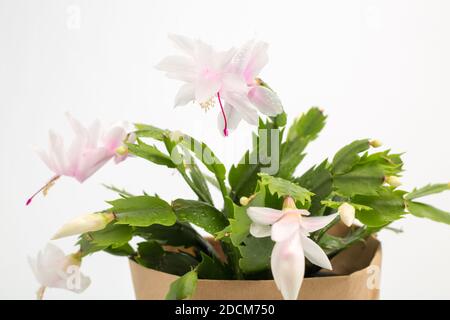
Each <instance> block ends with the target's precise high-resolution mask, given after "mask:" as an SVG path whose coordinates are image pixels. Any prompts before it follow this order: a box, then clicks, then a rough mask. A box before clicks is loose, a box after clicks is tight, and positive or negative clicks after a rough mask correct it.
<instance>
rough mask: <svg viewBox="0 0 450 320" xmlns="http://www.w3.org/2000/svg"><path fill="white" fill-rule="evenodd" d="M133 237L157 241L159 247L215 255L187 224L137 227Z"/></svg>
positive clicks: (209, 246) (208, 245) (206, 242)
mask: <svg viewBox="0 0 450 320" xmlns="http://www.w3.org/2000/svg"><path fill="white" fill-rule="evenodd" d="M134 235H135V236H139V237H141V238H143V239H145V240H149V241H157V242H158V243H159V244H161V245H169V246H172V247H184V248H196V250H197V251H203V252H206V253H207V254H208V255H211V256H212V255H215V254H216V253H215V252H214V249H213V248H212V247H211V245H210V244H209V242H208V241H206V240H205V239H204V238H203V237H202V236H201V235H200V234H198V232H197V231H195V230H194V229H193V228H192V227H191V226H190V225H189V224H188V223H181V222H177V223H175V224H174V225H171V226H163V225H159V224H153V225H151V226H148V227H137V228H135V231H134Z"/></svg>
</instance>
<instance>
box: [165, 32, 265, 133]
mask: <svg viewBox="0 0 450 320" xmlns="http://www.w3.org/2000/svg"><path fill="white" fill-rule="evenodd" d="M169 38H170V39H171V40H172V41H173V42H174V44H175V46H176V47H177V48H178V49H179V50H180V51H181V52H182V53H183V55H174V56H168V57H166V58H165V59H163V60H162V61H161V62H160V63H159V64H158V65H157V66H156V68H157V69H159V70H162V71H164V72H166V75H167V77H169V78H172V79H177V80H180V81H183V82H184V85H183V86H182V87H181V88H180V90H179V91H178V93H177V95H176V97H175V106H180V105H186V104H188V103H189V102H192V101H196V102H198V103H199V104H200V106H201V107H202V108H203V109H205V110H208V109H210V108H211V107H213V106H214V105H215V102H216V100H217V101H218V102H219V105H220V108H221V115H220V116H221V119H222V123H223V124H222V125H221V127H222V128H223V133H224V135H228V129H229V128H230V129H232V128H235V127H236V126H237V123H236V120H237V119H238V118H239V120H240V119H241V118H242V119H244V120H245V121H247V122H248V123H250V124H252V125H257V124H258V113H257V111H256V110H255V109H254V107H253V105H252V103H251V102H250V100H249V98H248V86H247V83H246V82H245V80H244V78H243V77H242V75H240V74H238V73H236V72H232V70H231V68H230V62H231V60H232V59H233V57H234V56H235V54H236V50H235V49H230V50H228V51H223V52H218V51H216V50H214V49H213V48H212V47H211V46H210V45H208V44H206V43H204V42H202V41H200V40H192V39H189V38H186V37H183V36H179V35H170V36H169ZM222 99H223V100H224V101H225V102H226V108H227V110H225V107H224V105H223V104H222ZM231 110H232V111H233V112H234V113H237V114H238V115H239V117H235V116H231V115H229V114H228V113H230V112H231Z"/></svg>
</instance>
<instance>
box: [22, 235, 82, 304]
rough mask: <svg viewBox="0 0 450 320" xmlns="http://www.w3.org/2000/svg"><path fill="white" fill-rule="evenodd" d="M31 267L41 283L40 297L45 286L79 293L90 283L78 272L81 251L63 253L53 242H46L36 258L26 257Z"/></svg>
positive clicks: (38, 294)
mask: <svg viewBox="0 0 450 320" xmlns="http://www.w3.org/2000/svg"><path fill="white" fill-rule="evenodd" d="M28 262H29V263H30V266H31V269H32V271H33V273H34V275H35V277H36V279H37V281H38V282H39V283H40V284H41V287H40V288H39V290H38V292H37V297H38V299H42V298H43V295H44V291H45V289H46V288H60V289H66V290H69V291H72V292H76V293H81V292H83V291H84V290H85V289H86V288H87V287H88V286H89V285H90V283H91V280H90V279H89V277H86V276H85V275H83V274H82V273H81V272H80V270H79V269H80V265H81V253H80V252H77V253H74V254H69V255H65V254H64V252H63V251H62V250H61V249H59V248H58V247H57V246H55V245H53V244H50V243H49V244H47V246H46V247H45V249H44V250H43V251H40V252H39V253H38V255H37V257H36V258H31V257H29V258H28Z"/></svg>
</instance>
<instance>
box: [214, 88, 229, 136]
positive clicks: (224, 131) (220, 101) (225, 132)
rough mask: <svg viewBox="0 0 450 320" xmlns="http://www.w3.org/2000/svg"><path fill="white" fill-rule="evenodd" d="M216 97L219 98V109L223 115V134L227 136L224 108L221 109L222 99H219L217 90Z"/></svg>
mask: <svg viewBox="0 0 450 320" xmlns="http://www.w3.org/2000/svg"><path fill="white" fill-rule="evenodd" d="M217 99H218V100H219V104H220V110H221V111H222V116H223V122H224V128H223V134H224V135H225V137H226V136H228V122H227V115H226V114H225V110H224V109H223V105H222V100H221V99H220V93H219V92H217Z"/></svg>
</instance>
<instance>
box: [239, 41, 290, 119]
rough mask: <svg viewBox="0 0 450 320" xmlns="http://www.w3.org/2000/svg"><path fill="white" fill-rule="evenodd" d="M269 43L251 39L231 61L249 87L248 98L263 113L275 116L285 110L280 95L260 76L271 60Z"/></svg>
mask: <svg viewBox="0 0 450 320" xmlns="http://www.w3.org/2000/svg"><path fill="white" fill-rule="evenodd" d="M268 47H269V46H268V44H267V43H265V42H262V41H255V40H251V41H248V42H247V43H246V44H245V45H243V46H242V47H241V48H240V49H239V50H238V52H237V54H236V55H235V56H234V58H233V60H232V62H231V69H232V70H233V72H235V73H237V74H240V75H242V77H243V78H244V80H245V82H246V83H247V85H248V87H249V91H248V98H249V100H250V101H251V102H252V104H253V105H254V106H255V107H256V108H257V109H258V110H259V111H260V112H261V113H263V114H265V115H267V116H275V115H277V114H279V113H281V112H283V106H282V104H281V101H280V99H279V98H278V95H277V94H276V93H275V92H274V91H273V90H271V89H270V88H269V87H268V86H267V85H266V84H265V83H264V82H263V81H262V80H260V79H259V78H258V76H259V74H260V72H261V70H262V69H263V68H264V67H265V66H266V64H267V63H268V61H269V56H268V54H267V49H268Z"/></svg>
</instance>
